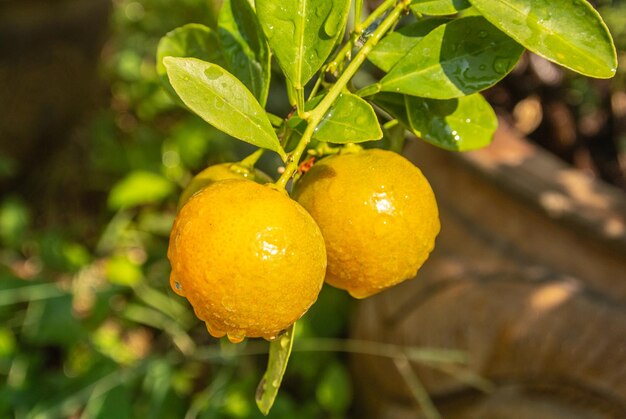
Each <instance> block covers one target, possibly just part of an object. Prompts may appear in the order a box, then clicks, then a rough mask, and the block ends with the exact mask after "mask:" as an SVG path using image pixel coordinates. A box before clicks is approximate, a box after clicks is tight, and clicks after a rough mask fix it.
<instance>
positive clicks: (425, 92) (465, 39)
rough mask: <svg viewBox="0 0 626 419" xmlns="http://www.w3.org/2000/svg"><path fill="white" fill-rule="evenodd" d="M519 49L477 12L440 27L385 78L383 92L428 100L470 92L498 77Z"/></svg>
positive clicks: (512, 62)
mask: <svg viewBox="0 0 626 419" xmlns="http://www.w3.org/2000/svg"><path fill="white" fill-rule="evenodd" d="M522 52H523V48H522V47H521V46H520V45H518V44H517V43H516V42H515V41H513V40H512V39H511V38H509V37H508V36H506V35H505V34H503V33H502V32H501V31H500V30H498V29H497V28H496V27H494V26H493V25H491V24H490V23H489V22H488V21H487V20H485V19H484V18H482V17H480V16H470V17H465V18H461V19H457V20H454V21H452V22H450V23H448V24H445V25H441V26H439V27H438V28H436V29H434V30H433V31H432V32H430V33H429V34H428V35H427V36H425V37H424V38H423V39H422V40H421V41H420V42H419V43H418V44H417V45H416V46H415V47H413V49H411V51H409V53H408V54H407V55H406V56H405V57H404V59H402V60H401V61H400V62H398V64H396V65H395V66H394V67H393V68H392V69H391V70H390V72H389V73H388V74H387V75H386V76H385V77H383V79H382V80H381V81H380V84H379V85H378V87H379V89H380V90H382V91H386V92H398V93H406V94H409V95H414V96H420V97H427V98H432V99H451V98H455V97H459V96H465V95H469V94H472V93H475V92H478V91H481V90H483V89H486V88H488V87H490V86H493V85H494V84H495V83H497V82H498V81H499V80H501V79H502V78H503V77H504V76H505V75H506V74H507V73H508V72H509V71H511V70H512V69H513V67H514V66H515V64H516V63H517V61H518V60H519V58H520V56H521V54H522Z"/></svg>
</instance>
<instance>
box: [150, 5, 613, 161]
mask: <svg viewBox="0 0 626 419" xmlns="http://www.w3.org/2000/svg"><path fill="white" fill-rule="evenodd" d="M356 3H357V4H358V3H360V2H358V1H357V2H356ZM409 3H410V4H409ZM255 4H256V10H255V8H254V7H253V6H251V5H250V4H249V2H248V1H246V0H229V1H225V2H224V6H223V8H222V10H221V12H220V15H219V18H218V29H217V31H214V30H211V29H210V28H208V27H205V26H202V25H199V24H193V25H187V26H183V27H181V28H178V29H177V30H175V31H173V32H171V33H169V34H168V35H167V36H166V37H165V38H164V39H163V40H162V41H161V44H160V47H159V52H158V58H157V64H158V65H159V73H160V75H161V77H162V79H163V81H164V83H165V85H166V86H167V88H168V90H169V91H170V92H171V93H174V92H175V93H176V94H177V96H178V97H179V98H180V99H181V100H182V102H183V103H184V104H185V105H186V106H187V107H188V108H189V109H191V110H192V111H193V112H195V113H196V114H198V115H199V116H201V117H202V118H203V119H204V120H206V121H207V122H209V123H210V124H211V125H213V126H214V127H216V128H218V129H220V130H222V131H224V132H226V133H228V134H229V135H231V136H233V137H235V138H238V139H240V140H243V141H246V142H249V143H251V144H253V145H255V146H258V147H262V148H266V149H269V150H273V151H276V152H277V153H279V154H280V155H281V156H282V157H283V158H284V146H285V140H284V136H283V138H279V137H278V135H277V134H276V131H275V130H274V128H278V132H281V133H283V134H284V131H283V130H282V129H283V128H284V127H286V128H287V131H289V129H296V130H297V127H299V126H300V127H301V128H304V126H306V123H304V124H303V121H302V119H306V120H307V122H308V123H309V124H310V123H311V117H310V115H308V118H307V112H311V113H313V112H314V110H316V109H321V110H324V119H323V120H322V121H315V122H320V123H319V127H317V128H318V129H317V130H316V131H315V134H314V135H313V137H314V138H315V139H316V140H319V141H328V142H333V143H345V142H351V143H358V142H364V141H370V140H376V139H379V138H381V137H382V131H381V129H380V125H379V117H378V116H380V117H381V119H382V118H385V117H387V118H391V119H393V120H397V121H398V122H400V123H401V124H402V126H403V127H404V128H406V129H408V130H410V131H412V132H413V133H415V134H416V135H417V136H418V137H420V138H422V139H424V140H426V141H428V142H431V143H433V144H435V145H437V146H440V147H442V148H445V149H449V150H457V151H464V150H469V149H474V148H479V147H482V146H485V145H486V144H488V143H489V141H490V140H491V136H492V134H493V132H494V130H495V127H496V125H497V122H496V119H495V115H494V113H493V111H492V110H491V108H490V106H489V105H488V104H487V103H486V101H485V100H484V99H483V98H482V96H480V94H479V93H478V92H480V91H482V90H484V89H486V88H488V87H491V86H493V85H494V84H496V83H497V82H498V81H500V80H501V79H502V78H503V77H504V76H505V75H506V74H507V73H509V72H510V71H511V70H512V69H513V68H514V66H515V64H516V63H517V61H518V60H519V58H520V56H521V54H522V52H523V51H524V50H525V49H528V50H530V51H532V52H535V53H537V54H539V55H542V56H544V57H545V58H547V59H549V60H551V61H553V62H555V63H557V64H560V65H562V66H564V67H567V68H569V69H571V70H574V71H576V72H578V73H581V74H584V75H587V76H591V77H598V78H609V77H612V76H613V75H614V74H615V71H616V67H617V62H616V53H615V48H614V45H613V42H612V39H611V36H610V34H609V32H608V30H607V28H606V26H605V25H604V23H603V21H602V19H601V18H600V16H599V15H598V13H597V12H596V11H595V10H594V9H593V7H592V6H591V5H590V4H589V3H588V2H586V1H584V0H575V1H564V0H563V1H558V2H531V1H525V0H516V1H508V0H507V1H504V0H502V1H496V2H492V1H481V0H472V1H452V0H438V1H432V0H431V1H420V0H414V1H412V2H408V1H407V2H399V5H396V2H394V1H386V2H383V5H382V6H380V8H379V9H378V10H380V13H379V14H376V12H374V14H373V15H372V16H376V19H367V20H366V21H365V22H364V25H363V27H362V26H361V25H360V24H359V23H358V22H357V25H356V27H355V29H354V30H353V31H352V33H351V36H350V40H349V41H348V48H343V49H339V48H337V46H338V45H340V44H341V41H342V36H341V35H343V34H344V31H345V30H346V27H347V18H348V10H349V6H350V4H351V2H350V1H349V0H335V1H326V2H322V1H318V2H295V3H293V4H291V5H277V4H274V3H273V2H270V1H256V3H255ZM399 6H405V8H404V9H406V8H408V9H410V11H411V12H412V14H413V18H412V19H408V21H407V22H406V24H404V25H401V26H400V27H397V30H391V29H393V27H394V26H395V25H396V23H397V22H398V20H399V15H398V16H395V18H396V19H395V20H392V21H390V18H391V17H392V16H391V15H392V13H390V12H389V11H391V10H392V9H394V7H395V8H396V9H397V8H398V7H399ZM358 9H359V10H360V7H359V8H358ZM404 9H403V10H404ZM394 10H395V9H394ZM383 36H384V37H383ZM381 37H382V39H380V38H381ZM379 41H380V42H379ZM335 49H338V52H337V53H336V54H335V55H334V56H332V57H331V54H332V52H333V51H334V50H335ZM270 52H271V53H272V54H273V55H274V56H275V58H276V62H277V63H278V66H279V67H280V69H281V70H282V72H283V74H284V76H285V79H286V81H287V89H288V92H290V93H291V94H290V98H291V103H292V105H294V106H295V108H296V109H297V111H298V115H296V116H293V117H291V118H284V119H283V118H278V119H277V118H274V117H273V116H272V115H267V114H266V113H265V112H264V105H265V102H266V99H267V92H268V89H269V85H270V81H271V70H270V65H271V60H270V58H269V57H270ZM353 55H354V59H352V57H353ZM360 55H362V56H363V58H365V57H366V58H367V59H369V61H370V62H371V63H373V64H374V65H375V66H376V67H378V68H379V69H380V70H381V72H382V74H381V73H380V72H379V73H374V75H375V76H377V77H376V80H374V82H373V83H371V84H368V85H366V86H363V87H362V88H361V89H359V90H357V91H356V92H355V91H354V90H355V89H354V88H352V89H351V87H353V86H352V84H351V83H350V79H351V78H352V76H354V75H355V73H356V70H357V68H352V67H358V64H359V58H360ZM351 59H352V60H351ZM353 64H356V65H354V66H352V67H351V65H353ZM316 75H317V78H316ZM329 78H330V79H332V80H330V81H329V80H328V79H329ZM313 79H315V80H316V83H315V86H314V87H312V89H308V90H307V93H308V94H309V100H308V101H307V102H306V103H304V100H303V96H304V90H305V87H307V86H308V87H311V86H310V84H312V80H313ZM337 85H338V86H339V87H340V93H339V94H333V93H338V92H333V86H337ZM329 94H330V96H332V97H331V103H330V104H328V103H325V101H324V100H323V98H324V97H325V96H326V95H329ZM325 105H326V106H325ZM376 111H378V112H376ZM381 111H382V112H381ZM377 113H378V116H377ZM283 116H285V115H283ZM298 116H299V117H300V118H298ZM272 121H273V122H274V125H275V127H273V126H272ZM276 125H278V127H276ZM299 133H302V130H300V132H299Z"/></svg>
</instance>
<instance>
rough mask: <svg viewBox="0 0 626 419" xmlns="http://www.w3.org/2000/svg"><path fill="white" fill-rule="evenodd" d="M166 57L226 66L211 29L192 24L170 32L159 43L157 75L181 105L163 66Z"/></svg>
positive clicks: (215, 35) (215, 36)
mask: <svg viewBox="0 0 626 419" xmlns="http://www.w3.org/2000/svg"><path fill="white" fill-rule="evenodd" d="M165 57H193V58H199V59H201V60H204V61H209V62H212V63H215V64H219V65H222V66H224V65H225V63H226V62H225V59H224V57H223V55H222V52H221V49H220V45H219V41H218V38H217V34H216V33H215V32H214V31H213V30H211V29H210V28H208V27H206V26H204V25H200V24H197V23H190V24H188V25H184V26H181V27H179V28H176V29H174V30H173V31H171V32H168V33H167V34H166V35H165V36H164V37H162V38H161V40H160V41H159V46H158V48H157V63H156V64H157V73H158V75H159V79H160V80H161V83H162V85H163V87H165V90H166V91H167V92H168V93H169V94H170V95H171V96H172V97H173V98H174V99H175V100H176V101H177V102H178V103H179V104H180V105H182V102H181V101H180V98H179V97H178V95H177V94H176V92H175V91H174V88H173V87H172V85H171V84H170V81H169V79H168V77H167V70H166V69H165V65H164V64H163V58H165Z"/></svg>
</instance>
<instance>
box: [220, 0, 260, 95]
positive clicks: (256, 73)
mask: <svg viewBox="0 0 626 419" xmlns="http://www.w3.org/2000/svg"><path fill="white" fill-rule="evenodd" d="M217 31H218V37H219V42H220V46H221V49H222V51H223V54H224V58H225V61H226V63H227V65H226V67H225V68H227V69H228V70H229V71H230V72H231V73H232V74H233V75H234V76H236V77H237V78H238V79H239V80H241V81H242V82H243V84H245V85H246V87H247V88H248V89H249V90H250V91H251V92H252V94H254V96H255V97H256V98H257V99H258V101H259V103H261V105H264V104H265V101H266V100H267V93H268V90H269V86H270V51H269V45H268V44H267V41H266V40H265V37H264V36H263V31H262V29H261V25H260V24H259V22H258V20H257V17H256V14H255V13H254V10H253V9H252V6H251V5H250V3H249V2H248V0H225V1H224V4H223V5H222V9H221V11H220V14H219V18H218V28H217Z"/></svg>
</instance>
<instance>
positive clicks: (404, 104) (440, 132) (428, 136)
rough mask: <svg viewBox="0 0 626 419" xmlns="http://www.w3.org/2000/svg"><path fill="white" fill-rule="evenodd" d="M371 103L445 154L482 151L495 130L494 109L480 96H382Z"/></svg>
mask: <svg viewBox="0 0 626 419" xmlns="http://www.w3.org/2000/svg"><path fill="white" fill-rule="evenodd" d="M373 100H374V101H375V102H376V103H377V104H378V105H379V106H381V107H382V108H383V109H385V110H386V111H387V112H388V113H389V114H390V115H392V116H393V117H394V118H397V119H398V120H399V121H400V122H401V123H403V124H404V125H405V126H406V127H407V128H408V129H409V130H410V131H411V132H413V133H414V134H415V135H416V136H418V137H420V138H422V139H423V140H425V141H427V142H429V143H431V144H433V145H436V146H438V147H441V148H444V149H446V150H452V151H467V150H473V149H477V148H481V147H484V146H486V145H488V144H489V143H490V142H491V140H492V139H493V134H494V132H495V130H496V128H497V126H498V120H497V118H496V115H495V113H494V112H493V109H492V108H491V106H490V105H489V103H487V101H486V100H485V99H484V98H483V97H482V96H481V95H480V94H473V95H470V96H463V97H460V98H458V99H447V100H438V99H424V98H418V97H414V96H408V95H399V94H394V93H381V94H378V95H376V96H374V98H373Z"/></svg>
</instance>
